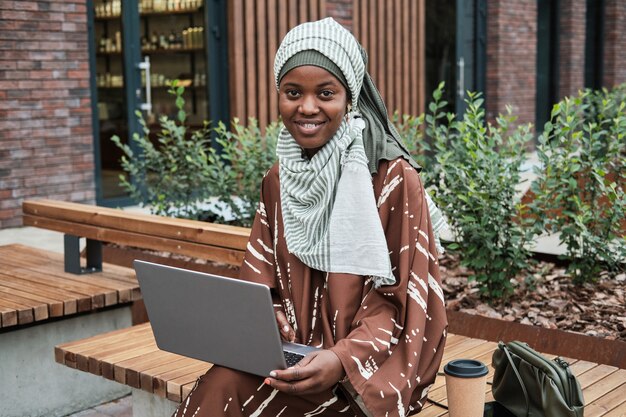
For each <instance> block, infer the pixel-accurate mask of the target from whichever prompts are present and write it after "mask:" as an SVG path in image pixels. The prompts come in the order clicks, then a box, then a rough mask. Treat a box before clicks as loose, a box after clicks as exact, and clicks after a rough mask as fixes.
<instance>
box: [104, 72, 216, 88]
mask: <svg viewBox="0 0 626 417" xmlns="http://www.w3.org/2000/svg"><path fill="white" fill-rule="evenodd" d="M174 78H176V79H177V80H178V85H180V86H182V87H185V88H190V89H193V88H199V87H204V86H206V74H200V73H196V74H194V75H193V77H192V76H191V74H181V75H179V76H178V77H174ZM172 81H173V78H172V77H170V76H167V75H165V74H159V73H154V74H152V75H151V77H150V86H151V87H152V88H163V89H166V88H169V86H170V84H171V83H172ZM141 85H142V86H143V87H145V85H146V79H145V74H144V73H142V76H141ZM96 86H97V87H98V88H122V87H123V86H124V77H123V76H122V75H119V74H111V73H108V72H107V73H104V74H99V75H98V76H97V77H96Z"/></svg>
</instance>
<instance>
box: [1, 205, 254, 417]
mask: <svg viewBox="0 0 626 417" xmlns="http://www.w3.org/2000/svg"><path fill="white" fill-rule="evenodd" d="M22 208H23V212H24V216H23V219H24V220H23V222H24V225H26V226H35V227H39V228H44V229H49V230H54V231H57V232H61V233H64V255H63V256H61V255H58V254H56V255H55V254H46V255H44V256H41V255H37V254H35V253H33V249H29V248H26V247H18V246H13V247H11V248H6V250H7V251H8V250H9V249H10V250H11V251H12V255H11V256H7V257H6V258H7V259H10V258H15V257H16V256H17V257H19V258H20V259H22V261H21V265H23V266H24V267H25V268H30V269H32V268H33V267H34V265H35V264H37V260H38V259H39V261H40V262H39V264H37V265H38V267H40V268H43V266H42V265H41V264H46V265H47V266H46V268H45V270H43V269H42V270H41V271H40V272H41V273H42V274H45V275H46V278H43V277H41V279H40V280H39V284H38V285H37V286H33V285H32V284H31V282H32V279H31V280H30V281H28V280H26V279H25V277H24V274H21V275H20V276H19V278H17V281H19V282H18V283H15V282H13V283H12V284H11V285H12V286H10V287H7V288H10V289H7V290H6V291H4V292H3V291H2V288H3V287H2V286H1V285H2V282H3V281H2V274H3V273H4V272H6V271H8V269H7V268H10V266H9V265H4V264H0V268H2V269H0V326H5V327H9V326H18V325H26V324H28V323H33V322H36V321H41V320H46V319H47V318H49V317H61V316H62V315H68V314H73V313H82V312H87V311H91V310H90V309H100V308H104V307H108V306H112V305H113V304H114V302H115V296H116V294H117V300H118V301H119V302H120V303H127V302H133V305H137V303H138V304H139V306H140V307H141V305H142V302H141V301H142V300H141V299H140V294H139V291H138V288H137V283H136V280H135V278H134V272H133V271H132V270H130V269H127V268H120V267H118V266H113V265H110V264H106V263H105V264H104V266H103V262H102V261H103V253H104V259H106V254H107V250H109V251H110V250H111V248H110V247H107V246H103V243H113V244H117V245H121V246H123V247H125V248H140V249H148V250H151V251H157V252H159V253H163V252H167V253H169V254H176V255H184V256H186V257H189V258H191V259H203V260H206V261H211V262H215V263H217V264H220V265H230V266H236V267H238V266H239V265H240V264H241V262H242V260H243V255H244V252H245V248H246V245H247V242H248V237H249V234H250V231H249V229H246V228H241V227H234V226H226V225H217V224H212V223H206V222H200V221H193V220H183V219H174V218H168V217H161V216H154V215H150V214H142V213H135V212H129V211H122V210H119V209H112V208H105V207H97V206H91V205H85V204H77V203H69V202H62V201H54V200H31V201H25V202H24V203H23V205H22ZM81 239H86V248H85V250H84V253H83V255H85V256H84V258H86V259H81V248H80V246H81V245H80V240H81ZM0 256H1V255H0ZM140 256H142V257H144V255H143V254H142V255H140ZM109 257H110V256H109ZM4 258H5V257H4V256H3V257H2V259H4ZM48 258H55V262H54V263H50V264H47V260H48ZM144 259H148V260H155V259H154V257H153V256H151V255H149V254H146V255H145V257H144ZM158 259H159V258H157V261H158ZM160 259H161V260H162V261H166V258H160ZM13 262H16V261H13ZM190 266H193V265H190ZM199 269H201V270H203V269H206V268H199ZM220 271H222V272H226V271H224V269H223V268H222V269H220ZM228 272H230V274H231V275H232V274H235V273H236V270H230V271H228ZM119 273H122V274H125V276H126V277H127V278H128V279H129V280H130V284H128V283H127V284H126V285H130V287H129V288H118V287H119V285H118V287H116V288H115V290H116V291H117V292H116V293H115V294H114V292H115V291H112V290H113V288H105V285H104V281H105V279H112V276H111V275H116V274H119ZM52 287H58V288H56V289H54V288H52ZM59 288H60V289H59ZM79 289H80V290H85V291H86V290H87V289H93V291H92V292H90V293H88V294H83V293H79V292H78V290H79ZM129 291H130V293H129ZM26 293H28V294H29V296H30V298H32V299H36V300H39V301H41V302H44V301H48V304H47V305H37V306H28V305H24V302H23V301H24V300H23V299H22V298H20V297H23V296H24V295H25V294H26ZM2 294H8V295H6V296H5V297H4V298H3V297H2ZM55 297H56V298H55ZM137 310H138V309H137V308H133V318H134V320H133V321H134V322H135V323H136V322H141V321H142V320H141V319H139V320H137V317H141V316H142V314H141V313H139V314H137ZM139 310H141V308H140V309H139ZM130 325H131V323H130V322H129V323H127V324H126V327H128V326H130ZM0 329H1V327H0ZM99 333H102V332H99ZM81 338H82V337H76V338H75V339H81ZM135 342H136V343H139V345H141V344H142V343H143V342H142V340H141V339H138V340H136V341H135ZM50 349H52V346H50ZM92 349H94V351H95V352H100V353H104V352H106V349H107V346H106V345H105V344H99V343H97V342H95V343H94V344H93V345H92ZM50 358H52V356H50ZM53 363H54V362H53ZM82 365H83V364H82V363H81V367H82ZM56 366H57V367H58V365H56ZM81 367H79V369H82V368H81ZM61 369H64V368H61ZM0 370H1V368H0ZM68 371H69V369H68ZM85 376H87V375H85ZM88 378H93V377H90V376H88ZM114 385H115V384H114ZM119 387H123V388H124V389H125V390H127V392H128V390H129V388H128V386H125V385H119ZM136 414H137V413H136Z"/></svg>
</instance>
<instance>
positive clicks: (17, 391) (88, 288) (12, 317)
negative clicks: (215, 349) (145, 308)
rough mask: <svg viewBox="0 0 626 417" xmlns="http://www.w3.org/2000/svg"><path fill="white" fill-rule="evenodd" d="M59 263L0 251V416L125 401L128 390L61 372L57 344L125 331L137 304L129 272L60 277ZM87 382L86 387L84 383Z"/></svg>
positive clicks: (23, 250) (44, 255) (18, 250)
mask: <svg viewBox="0 0 626 417" xmlns="http://www.w3.org/2000/svg"><path fill="white" fill-rule="evenodd" d="M63 265H64V258H63V255H61V254H59V253H55V252H49V251H45V250H41V249H35V248H31V247H28V246H24V245H5V246H0V352H1V354H0V356H1V357H2V359H1V360H0V404H2V407H0V408H1V410H0V415H2V416H23V415H32V416H40V415H45V416H48V415H64V414H67V413H69V412H73V411H76V410H80V409H83V408H85V407H86V406H90V405H93V404H97V403H100V402H102V401H105V400H110V399H113V398H117V397H119V396H121V395H124V394H125V393H127V392H128V391H129V389H128V388H126V387H122V386H119V385H117V384H113V383H110V382H106V381H93V380H91V379H92V378H89V377H87V376H86V375H75V373H74V372H67V370H65V369H63V368H60V367H59V366H58V365H57V364H56V363H55V361H54V360H53V358H52V355H51V354H50V352H51V351H52V349H53V347H54V346H55V345H56V344H58V343H63V342H67V341H69V340H75V339H77V338H84V337H89V336H92V335H94V334H98V333H103V332H107V331H111V330H114V329H117V328H122V327H129V326H131V325H132V320H131V317H132V314H131V303H132V302H133V301H135V300H138V299H139V298H140V292H139V287H138V284H137V281H136V279H135V275H134V273H133V271H132V270H130V269H128V268H122V267H119V266H116V265H105V271H104V272H97V273H93V274H90V275H89V276H85V275H75V274H71V273H67V272H64V266H63ZM90 380H91V381H90Z"/></svg>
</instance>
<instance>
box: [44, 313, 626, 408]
mask: <svg viewBox="0 0 626 417" xmlns="http://www.w3.org/2000/svg"><path fill="white" fill-rule="evenodd" d="M496 346H497V344H496V343H493V342H487V341H485V340H481V339H473V338H468V337H465V336H459V335H455V334H450V335H449V336H448V340H447V341H446V348H445V351H444V355H443V361H442V366H441V369H440V371H443V365H444V364H446V363H447V362H449V361H451V360H453V359H458V358H469V359H477V360H480V361H481V362H483V363H485V364H487V365H491V357H492V355H493V351H494V350H495V349H496ZM546 357H548V358H552V357H553V356H552V355H546ZM55 359H56V361H57V362H59V363H61V364H64V365H66V366H69V367H71V368H76V369H82V370H84V371H86V372H90V373H92V374H96V375H101V376H103V377H105V378H107V379H111V380H115V381H117V382H119V383H122V384H126V385H129V386H131V387H133V388H139V389H142V390H144V391H148V392H151V393H154V394H155V395H158V396H160V397H164V398H168V399H170V400H172V401H175V402H180V401H182V399H183V398H185V397H186V396H187V395H188V394H189V392H190V391H191V389H192V388H193V386H194V384H195V381H196V379H197V378H198V377H199V376H201V375H202V374H203V373H205V372H206V371H207V370H208V369H209V368H210V367H211V366H212V365H211V364H210V363H207V362H202V361H198V360H195V359H190V358H185V357H183V356H179V355H175V354H172V353H168V352H164V351H161V350H159V349H158V348H157V347H156V343H155V341H154V336H153V334H152V330H151V328H150V324H149V323H146V324H141V325H138V326H134V327H131V328H128V329H123V330H117V331H114V332H111V333H107V334H103V335H98V336H94V337H92V338H88V339H84V340H79V341H74V342H69V343H65V344H62V345H59V346H57V347H56V348H55ZM566 360H567V361H568V362H569V363H570V366H571V369H572V372H573V373H574V375H576V376H577V378H578V380H579V382H580V384H581V388H582V389H583V395H584V398H585V401H586V404H587V406H586V407H585V416H586V417H600V416H607V417H608V416H624V415H626V370H624V369H619V368H616V367H613V366H608V365H598V364H595V363H592V362H587V361H581V360H575V359H566ZM492 377H493V369H492V368H491V367H490V373H489V376H488V380H491V378H492ZM429 397H430V398H431V399H433V400H435V401H439V402H442V403H444V404H445V403H446V398H447V394H446V389H445V378H444V377H442V376H438V377H437V379H436V380H435V383H434V385H433V386H432V387H431V389H430V391H429ZM485 399H486V401H492V400H493V396H492V395H491V386H489V385H487V387H486V390H485ZM418 415H419V416H420V417H421V416H424V417H434V416H437V417H443V416H447V415H448V413H447V410H445V409H443V408H440V407H438V406H435V405H433V404H431V403H427V404H426V405H425V406H424V409H423V410H422V412H421V413H419V414H418Z"/></svg>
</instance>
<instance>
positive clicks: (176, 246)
mask: <svg viewBox="0 0 626 417" xmlns="http://www.w3.org/2000/svg"><path fill="white" fill-rule="evenodd" d="M22 210H23V212H24V225H28V226H35V227H41V228H44V229H50V230H56V231H59V232H63V233H65V234H68V235H73V236H78V237H85V238H88V239H92V240H96V241H101V242H110V243H116V244H119V245H126V246H132V247H137V248H142V249H151V250H157V251H167V252H172V253H176V254H181V255H187V256H190V257H193V258H198V259H206V260H210V261H216V262H221V263H226V264H229V265H237V266H239V265H240V264H241V262H242V261H243V255H244V253H245V249H246V245H247V243H248V237H249V236H250V230H249V229H247V228H244V227H237V226H229V225H221V224H213V223H206V222H201V221H195V220H184V219H175V218H170V217H162V216H155V215H151V214H141V213H131V212H128V211H122V210H118V209H112V208H106V207H98V206H90V205H86V204H78V203H69V202H63V201H54V200H31V201H25V202H24V203H23V204H22Z"/></svg>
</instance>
